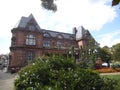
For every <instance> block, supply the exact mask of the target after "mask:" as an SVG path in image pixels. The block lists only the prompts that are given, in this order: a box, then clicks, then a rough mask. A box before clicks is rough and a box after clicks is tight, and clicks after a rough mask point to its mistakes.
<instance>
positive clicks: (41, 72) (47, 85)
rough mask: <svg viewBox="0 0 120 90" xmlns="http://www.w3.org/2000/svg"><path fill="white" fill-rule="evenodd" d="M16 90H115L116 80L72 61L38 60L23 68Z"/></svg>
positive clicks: (16, 82) (62, 59) (60, 58)
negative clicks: (83, 67) (78, 65)
mask: <svg viewBox="0 0 120 90" xmlns="http://www.w3.org/2000/svg"><path fill="white" fill-rule="evenodd" d="M14 85H15V90H114V85H115V83H114V80H113V81H112V80H110V79H109V80H108V79H104V78H101V77H100V76H99V74H98V73H97V72H95V71H92V70H88V69H82V68H78V67H77V65H76V64H75V63H74V61H72V59H64V58H62V57H55V56H54V57H51V58H42V59H40V58H39V59H37V60H36V62H35V63H33V64H30V65H28V66H26V67H25V68H23V69H22V70H21V71H20V72H19V73H18V78H17V79H16V80H15V83H14Z"/></svg>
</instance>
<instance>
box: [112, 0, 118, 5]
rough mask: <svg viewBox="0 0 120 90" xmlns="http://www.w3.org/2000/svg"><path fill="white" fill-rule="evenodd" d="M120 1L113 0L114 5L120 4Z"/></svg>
mask: <svg viewBox="0 0 120 90" xmlns="http://www.w3.org/2000/svg"><path fill="white" fill-rule="evenodd" d="M119 3H120V0H113V1H112V6H115V5H118V4H119Z"/></svg>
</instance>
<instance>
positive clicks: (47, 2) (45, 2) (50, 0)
mask: <svg viewBox="0 0 120 90" xmlns="http://www.w3.org/2000/svg"><path fill="white" fill-rule="evenodd" d="M41 1H42V3H41V5H42V7H43V8H45V9H47V10H52V11H54V12H55V11H57V5H56V4H55V3H54V1H56V0H41ZM119 3H120V0H112V6H115V5H118V4H119Z"/></svg>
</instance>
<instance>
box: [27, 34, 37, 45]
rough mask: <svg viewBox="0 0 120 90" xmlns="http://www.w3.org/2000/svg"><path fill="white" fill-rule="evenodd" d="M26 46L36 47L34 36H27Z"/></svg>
mask: <svg viewBox="0 0 120 90" xmlns="http://www.w3.org/2000/svg"><path fill="white" fill-rule="evenodd" d="M26 45H36V39H35V36H34V35H27V38H26Z"/></svg>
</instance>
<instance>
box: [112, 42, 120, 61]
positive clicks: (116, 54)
mask: <svg viewBox="0 0 120 90" xmlns="http://www.w3.org/2000/svg"><path fill="white" fill-rule="evenodd" d="M112 53H113V55H112V56H113V59H114V60H115V61H120V43H118V44H116V45H113V46H112Z"/></svg>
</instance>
